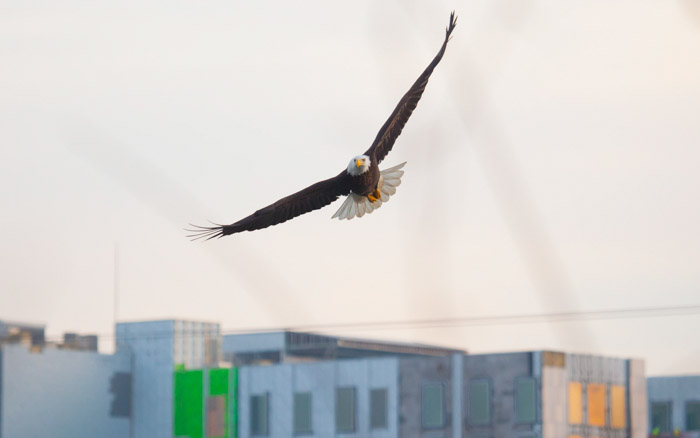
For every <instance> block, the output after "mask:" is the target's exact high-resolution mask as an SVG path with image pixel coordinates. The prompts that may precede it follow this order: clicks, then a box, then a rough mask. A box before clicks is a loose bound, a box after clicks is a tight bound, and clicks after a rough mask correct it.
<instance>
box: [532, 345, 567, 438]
mask: <svg viewBox="0 0 700 438" xmlns="http://www.w3.org/2000/svg"><path fill="white" fill-rule="evenodd" d="M555 354H556V355H557V356H555V357H552V353H551V352H541V351H540V352H536V353H535V355H536V360H535V362H536V363H537V364H538V365H539V366H541V367H542V368H541V375H542V378H541V381H542V387H541V394H542V395H541V404H542V417H541V418H542V438H564V437H568V436H569V434H568V433H567V432H568V430H569V417H568V406H569V399H568V394H569V387H568V385H569V377H568V375H567V371H566V364H565V360H566V355H564V354H563V353H555ZM559 355H560V356H559ZM558 357H561V360H559V359H557V358H558Z"/></svg>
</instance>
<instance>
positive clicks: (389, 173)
mask: <svg viewBox="0 0 700 438" xmlns="http://www.w3.org/2000/svg"><path fill="white" fill-rule="evenodd" d="M405 165H406V163H405V162H403V163H401V164H398V165H396V166H394V167H390V168H388V169H385V170H382V171H381V172H380V176H379V185H378V187H377V188H378V189H379V192H380V193H381V198H379V199H378V200H376V201H375V202H370V201H369V199H368V198H367V197H366V196H360V195H356V194H354V193H350V195H348V197H347V198H345V201H343V204H342V205H341V206H340V208H339V209H338V211H336V212H335V214H334V215H333V217H332V218H331V219H335V218H338V219H340V220H343V219H348V220H350V219H352V218H354V217H355V216H357V217H362V216H364V215H365V214H370V213H372V212H373V211H374V210H376V209H378V208H379V207H381V206H382V204H383V203H385V202H388V201H389V198H390V197H391V196H393V195H394V194H396V188H397V187H398V186H400V185H401V177H402V176H403V173H404V172H403V170H401V169H402V168H403V166H405Z"/></svg>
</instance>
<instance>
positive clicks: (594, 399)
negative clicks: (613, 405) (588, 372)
mask: <svg viewBox="0 0 700 438" xmlns="http://www.w3.org/2000/svg"><path fill="white" fill-rule="evenodd" d="M586 390H587V391H588V424H590V425H591V426H605V385H601V384H596V383H589V384H588V386H587V387H586Z"/></svg>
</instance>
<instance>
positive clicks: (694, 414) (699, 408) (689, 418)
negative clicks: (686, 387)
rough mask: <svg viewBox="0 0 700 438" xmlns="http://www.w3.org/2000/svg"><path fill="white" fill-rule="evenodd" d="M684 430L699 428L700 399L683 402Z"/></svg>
mask: <svg viewBox="0 0 700 438" xmlns="http://www.w3.org/2000/svg"><path fill="white" fill-rule="evenodd" d="M685 430H687V431H691V430H692V431H695V430H700V401H689V402H686V404H685Z"/></svg>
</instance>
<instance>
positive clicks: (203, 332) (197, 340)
mask: <svg viewBox="0 0 700 438" xmlns="http://www.w3.org/2000/svg"><path fill="white" fill-rule="evenodd" d="M116 332H117V335H116V347H117V351H126V352H128V353H130V354H132V356H133V384H134V386H133V387H134V391H133V398H132V407H133V411H132V429H133V430H132V432H133V435H132V438H172V437H173V436H174V435H173V400H174V397H173V395H174V392H173V389H174V388H173V386H174V385H173V372H174V371H175V369H176V368H177V369H183V368H184V369H195V368H205V367H217V366H218V363H219V360H220V356H221V330H220V327H219V324H218V323H207V322H197V321H183V320H163V321H145V322H120V323H118V324H117V327H116ZM0 438H5V437H0Z"/></svg>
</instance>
